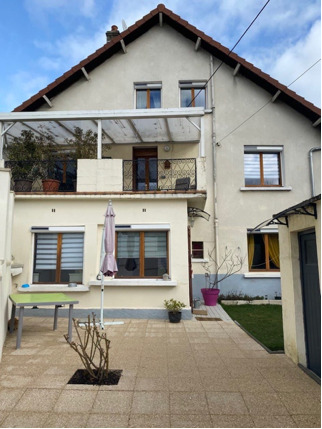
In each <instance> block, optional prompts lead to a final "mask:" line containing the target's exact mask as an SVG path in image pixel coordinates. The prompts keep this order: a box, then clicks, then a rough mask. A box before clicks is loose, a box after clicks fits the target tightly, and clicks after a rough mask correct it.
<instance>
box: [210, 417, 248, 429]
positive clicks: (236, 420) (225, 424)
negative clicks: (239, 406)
mask: <svg viewBox="0 0 322 429" xmlns="http://www.w3.org/2000/svg"><path fill="white" fill-rule="evenodd" d="M211 419H212V427H213V428H252V427H255V426H254V422H253V420H252V418H251V417H250V416H248V415H236V416H233V415H222V414H211Z"/></svg>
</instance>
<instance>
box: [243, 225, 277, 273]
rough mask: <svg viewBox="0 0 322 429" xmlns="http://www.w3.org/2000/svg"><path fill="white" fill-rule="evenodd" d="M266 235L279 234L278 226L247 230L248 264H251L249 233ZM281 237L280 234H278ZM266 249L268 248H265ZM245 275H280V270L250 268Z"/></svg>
mask: <svg viewBox="0 0 322 429" xmlns="http://www.w3.org/2000/svg"><path fill="white" fill-rule="evenodd" d="M256 234H258V235H264V234H277V235H278V228H260V229H256V230H252V229H248V230H247V266H248V265H249V255H248V236H249V235H256ZM278 238H279V235H278ZM265 250H266V248H265ZM244 276H245V277H280V269H279V270H249V269H248V273H246V274H245V275H244Z"/></svg>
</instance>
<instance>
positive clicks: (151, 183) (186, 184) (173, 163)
mask: <svg viewBox="0 0 322 429" xmlns="http://www.w3.org/2000/svg"><path fill="white" fill-rule="evenodd" d="M189 189H197V174H196V159H195V158H186V159H156V158H139V159H136V160H124V161H123V191H134V192H135V191H171V190H181V191H182V190H189Z"/></svg>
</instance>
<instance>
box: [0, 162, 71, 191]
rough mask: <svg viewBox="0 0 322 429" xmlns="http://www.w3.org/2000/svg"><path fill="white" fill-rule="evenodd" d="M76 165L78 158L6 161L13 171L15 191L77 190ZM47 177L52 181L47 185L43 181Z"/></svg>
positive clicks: (12, 182)
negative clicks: (53, 160) (50, 160)
mask: <svg viewBox="0 0 322 429" xmlns="http://www.w3.org/2000/svg"><path fill="white" fill-rule="evenodd" d="M76 166H77V160H59V159H58V160H56V161H55V162H54V163H53V162H48V161H38V160H37V161H5V167H6V168H10V169H11V172H12V179H11V189H12V190H14V191H15V192H43V191H46V192H75V190H76V176H77V172H76ZM14 179H15V180H14ZM47 179H52V181H49V182H48V183H47V187H46V184H43V181H44V180H47Z"/></svg>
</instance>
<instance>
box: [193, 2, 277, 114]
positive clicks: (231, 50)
mask: <svg viewBox="0 0 322 429" xmlns="http://www.w3.org/2000/svg"><path fill="white" fill-rule="evenodd" d="M270 1H271V0H267V2H266V3H265V4H264V6H263V7H262V8H261V10H260V11H259V12H258V14H257V15H256V16H255V18H254V19H253V20H252V22H251V23H250V24H249V26H248V27H247V28H246V30H245V31H244V32H243V34H242V35H241V36H240V38H239V39H238V40H237V42H236V43H235V44H234V46H233V47H232V48H231V49H230V51H229V52H228V54H227V57H229V55H230V54H231V53H232V52H233V50H234V49H235V48H236V46H237V45H238V44H239V42H240V41H241V40H242V38H243V37H244V36H245V34H246V33H247V31H248V30H249V29H250V27H251V26H252V25H253V24H254V22H255V21H256V20H257V18H258V17H259V15H260V14H261V13H262V12H263V10H264V9H265V7H266V6H267V5H268V3H269V2H270ZM223 63H224V61H223V60H222V61H221V63H220V64H219V65H218V67H217V68H216V70H215V71H214V72H213V73H212V74H211V76H210V77H209V79H208V80H207V82H206V83H205V84H204V86H203V87H202V88H200V90H199V91H198V92H197V94H196V95H195V96H194V97H193V99H192V100H191V101H190V103H189V105H188V106H186V107H190V106H191V104H192V103H193V102H194V100H195V99H196V98H197V97H198V95H199V94H200V92H201V91H202V90H203V89H206V86H207V85H208V82H209V81H210V79H211V78H212V77H213V76H214V75H215V74H216V73H217V71H218V70H219V69H220V67H221V66H222V65H223Z"/></svg>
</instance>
